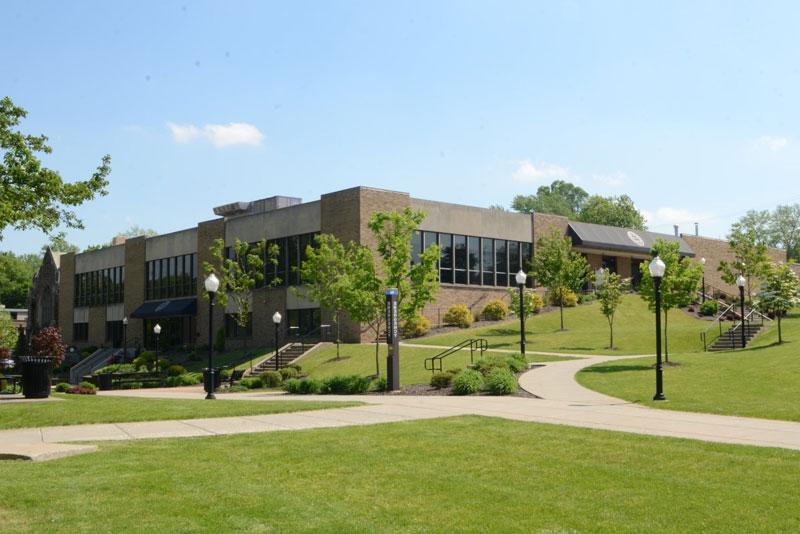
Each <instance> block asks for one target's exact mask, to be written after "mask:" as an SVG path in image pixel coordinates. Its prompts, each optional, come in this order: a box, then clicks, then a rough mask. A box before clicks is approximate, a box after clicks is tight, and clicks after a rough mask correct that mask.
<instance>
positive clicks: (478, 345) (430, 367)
mask: <svg viewBox="0 0 800 534" xmlns="http://www.w3.org/2000/svg"><path fill="white" fill-rule="evenodd" d="M467 347H469V360H470V363H475V351H480V356H481V357H483V353H484V352H486V349H488V348H489V342H488V341H486V340H485V339H484V338H475V339H465V340H464V341H462V342H461V343H459V344H457V345H453V346H452V347H450V348H447V349H445V350H443V351H442V352H440V353H439V354H437V355H436V356H432V357H430V358H426V359H425V370H426V371H430V372H431V374H435V373H436V372H437V371H438V372H440V373H441V372H442V370H443V368H442V360H444V359H445V358H447V357H448V356H450V355H451V354H455V353H456V352H459V351H461V350H463V349H466V348H467Z"/></svg>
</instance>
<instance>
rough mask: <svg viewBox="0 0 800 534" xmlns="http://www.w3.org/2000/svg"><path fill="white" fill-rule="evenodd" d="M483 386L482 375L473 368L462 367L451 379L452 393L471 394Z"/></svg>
mask: <svg viewBox="0 0 800 534" xmlns="http://www.w3.org/2000/svg"><path fill="white" fill-rule="evenodd" d="M482 387H483V375H482V374H481V373H479V372H478V371H476V370H475V369H464V370H463V371H461V372H460V373H458V375H457V376H456V377H455V378H454V379H453V394H454V395H472V394H473V393H477V392H478V391H480V390H481V388H482Z"/></svg>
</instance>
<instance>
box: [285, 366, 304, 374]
mask: <svg viewBox="0 0 800 534" xmlns="http://www.w3.org/2000/svg"><path fill="white" fill-rule="evenodd" d="M286 367H287V368H289V367H291V368H292V369H294V370H295V371H297V374H298V375H299V374H300V373H301V372H303V368H302V367H300V364H299V363H290V364H289V365H287V366H286Z"/></svg>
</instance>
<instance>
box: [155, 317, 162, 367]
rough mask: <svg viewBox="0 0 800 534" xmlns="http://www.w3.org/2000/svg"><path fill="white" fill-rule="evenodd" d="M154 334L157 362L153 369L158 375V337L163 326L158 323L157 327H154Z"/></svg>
mask: <svg viewBox="0 0 800 534" xmlns="http://www.w3.org/2000/svg"><path fill="white" fill-rule="evenodd" d="M153 333H154V334H155V335H156V361H155V363H154V364H153V369H155V370H156V373H157V372H158V337H159V335H160V334H161V325H160V324H158V323H156V325H155V326H154V327H153Z"/></svg>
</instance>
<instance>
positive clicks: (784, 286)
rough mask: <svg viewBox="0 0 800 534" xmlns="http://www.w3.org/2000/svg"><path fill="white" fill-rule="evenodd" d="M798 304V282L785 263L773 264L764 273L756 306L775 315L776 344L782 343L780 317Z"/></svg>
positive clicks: (799, 283)
mask: <svg viewBox="0 0 800 534" xmlns="http://www.w3.org/2000/svg"><path fill="white" fill-rule="evenodd" d="M798 303H800V281H798V279H797V275H796V274H795V273H794V271H792V269H791V268H790V267H789V266H788V265H786V264H785V263H777V264H776V263H773V264H770V265H769V267H767V269H766V271H765V273H764V282H763V283H762V284H761V291H760V292H759V294H758V305H759V306H760V307H761V308H762V309H763V310H764V311H769V312H772V313H774V314H775V317H776V318H777V320H778V343H783V335H782V332H781V317H782V316H783V315H784V314H785V313H786V312H787V311H789V310H791V309H792V308H793V307H795V306H797V304H798Z"/></svg>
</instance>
